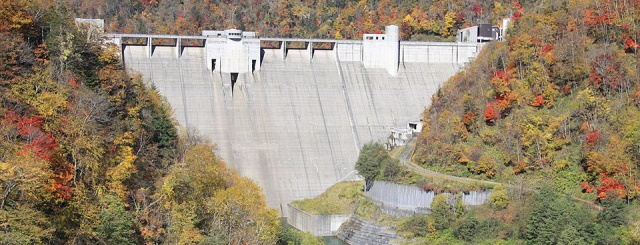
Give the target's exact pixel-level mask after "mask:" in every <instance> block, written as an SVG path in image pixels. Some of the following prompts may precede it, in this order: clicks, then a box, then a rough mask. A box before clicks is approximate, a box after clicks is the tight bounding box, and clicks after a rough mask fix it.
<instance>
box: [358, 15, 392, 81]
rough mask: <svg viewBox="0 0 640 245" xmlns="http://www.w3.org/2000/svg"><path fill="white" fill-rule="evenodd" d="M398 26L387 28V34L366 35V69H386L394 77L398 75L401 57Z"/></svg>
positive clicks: (364, 46) (363, 41)
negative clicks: (399, 58)
mask: <svg viewBox="0 0 640 245" xmlns="http://www.w3.org/2000/svg"><path fill="white" fill-rule="evenodd" d="M398 39H399V33H398V27H397V26H387V27H386V29H385V34H364V36H363V38H362V45H363V51H362V63H363V64H364V67H366V68H384V69H387V72H389V74H391V75H392V76H395V75H397V74H398V57H399V56H400V49H399V47H400V45H399V42H398Z"/></svg>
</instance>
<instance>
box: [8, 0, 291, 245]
mask: <svg viewBox="0 0 640 245" xmlns="http://www.w3.org/2000/svg"><path fill="white" fill-rule="evenodd" d="M72 17H73V16H71V15H70V14H69V12H68V11H67V9H66V8H65V7H64V6H62V5H58V4H56V3H55V2H54V1H2V2H0V44H1V45H0V49H1V51H2V52H1V55H0V95H1V96H0V101H1V104H0V193H2V196H0V200H1V202H0V244H157V243H167V244H179V243H180V244H185V243H199V242H202V243H232V242H233V243H238V244H241V243H246V244H274V243H275V242H276V241H277V240H278V236H279V232H280V225H279V221H278V219H277V213H276V211H275V210H271V209H267V208H266V204H265V202H264V195H263V194H262V190H261V189H260V188H259V187H258V185H257V184H255V183H254V182H253V181H251V180H249V179H247V178H242V177H240V176H239V175H238V174H237V173H236V172H235V171H234V170H231V169H230V168H227V167H226V164H225V163H224V162H223V161H222V160H220V159H219V158H218V157H217V156H216V155H215V153H214V152H215V146H213V145H211V144H210V143H207V141H206V140H203V139H201V138H200V137H199V136H198V135H197V134H194V133H193V132H182V133H178V130H177V129H176V125H175V123H174V121H173V119H172V118H171V109H170V108H169V107H168V106H166V102H164V99H163V98H162V97H161V96H160V95H159V94H158V92H157V91H156V90H155V89H154V88H149V87H147V85H146V84H145V83H144V82H143V80H142V79H141V77H140V76H137V75H135V74H129V73H127V72H126V71H125V69H124V67H123V64H122V62H121V61H120V60H121V59H120V57H119V56H118V53H119V51H118V50H117V48H116V47H113V46H105V45H103V44H102V43H101V42H100V41H99V40H95V39H93V38H90V37H87V32H86V31H83V30H78V27H77V26H76V24H75V23H74V22H73V18H72Z"/></svg>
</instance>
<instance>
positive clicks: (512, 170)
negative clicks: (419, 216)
mask: <svg viewBox="0 0 640 245" xmlns="http://www.w3.org/2000/svg"><path fill="white" fill-rule="evenodd" d="M495 6H497V7H501V6H507V7H506V8H504V9H508V10H509V12H510V13H512V21H513V23H512V25H511V27H510V28H511V29H510V30H509V36H508V37H507V40H506V41H505V42H495V43H490V44H488V45H486V46H485V47H484V48H483V50H482V52H481V53H480V55H479V57H478V58H477V59H476V60H475V61H474V62H472V63H471V65H470V66H467V67H465V70H464V72H463V73H461V74H458V75H456V76H454V77H453V78H452V79H451V80H450V81H448V82H447V83H446V84H445V85H444V86H443V88H442V90H441V91H442V94H441V95H439V96H438V99H437V100H436V101H434V102H433V103H432V104H431V106H430V108H428V109H427V110H426V111H425V112H424V114H423V115H424V118H423V121H424V122H425V128H426V132H423V133H422V134H421V135H420V137H419V139H418V142H417V146H416V148H415V154H414V156H413V159H414V160H415V161H416V162H419V163H422V164H423V166H424V167H426V168H432V169H435V170H439V171H444V172H450V173H453V174H461V173H466V174H468V175H472V176H476V177H477V178H494V179H497V180H501V181H507V182H509V183H513V181H522V183H542V182H544V183H548V184H551V185H553V187H554V188H556V190H562V191H563V192H565V193H572V194H576V193H580V194H576V195H583V196H582V197H588V198H591V199H592V200H594V201H595V200H605V199H607V200H612V199H626V201H629V202H632V201H633V200H635V199H637V198H638V195H637V193H639V191H640V188H639V187H640V186H639V185H638V183H637V179H638V177H639V176H640V169H638V166H637V164H634V162H637V159H639V158H640V153H639V151H638V148H637V146H638V144H640V134H639V133H638V132H640V124H639V123H637V121H638V120H637V118H640V107H639V106H638V105H640V102H639V101H640V83H638V81H640V77H639V75H638V74H639V73H638V67H639V66H638V63H639V62H638V57H640V56H638V53H637V49H638V44H637V28H636V29H634V26H638V25H639V24H640V19H639V18H638V16H640V12H639V11H640V8H638V6H640V4H639V3H638V2H637V1H613V0H605V1H589V0H588V1H574V2H571V3H567V4H566V5H563V4H560V3H559V2H553V3H552V2H546V3H541V2H538V3H536V4H530V3H526V2H518V1H513V2H509V3H507V4H505V5H502V3H501V4H500V6H498V4H496V5H495ZM497 7H496V8H497ZM482 9H484V10H487V8H486V7H485V6H483V8H482ZM470 10H474V11H475V12H477V11H478V10H479V8H475V7H473V6H471V7H470ZM475 12H473V11H472V13H474V15H475ZM493 23H494V24H495V23H497V22H493ZM469 95H473V96H469ZM468 108H480V109H479V110H476V111H477V112H476V113H483V115H484V117H477V118H475V119H473V117H470V114H468V113H469V111H470V110H468ZM471 111H473V110H471ZM471 120H475V122H473V123H472V122H469V121H471ZM452 121H453V122H458V121H461V122H462V123H450V122H452ZM460 125H476V128H475V129H474V132H475V133H472V134H461V133H460V132H461V130H460ZM480 163H482V164H480ZM484 170H486V171H484ZM569 176H582V177H581V178H577V177H576V178H574V177H569ZM543 179H544V180H543ZM529 181H530V182H529ZM583 192H584V193H583Z"/></svg>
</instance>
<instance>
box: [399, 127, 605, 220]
mask: <svg viewBox="0 0 640 245" xmlns="http://www.w3.org/2000/svg"><path fill="white" fill-rule="evenodd" d="M416 139H417V137H413V138H411V139H410V140H409V142H407V146H406V148H405V149H404V151H403V152H402V154H400V156H399V157H398V158H399V160H400V163H402V164H403V165H405V166H407V167H408V168H409V169H411V170H414V171H416V172H418V173H421V174H423V175H426V176H429V177H435V178H441V179H447V180H452V181H456V182H462V183H482V184H489V185H497V184H502V185H503V186H505V187H507V188H509V189H513V190H519V191H520V192H522V191H526V192H538V190H536V189H531V188H525V187H522V186H517V185H512V184H505V183H499V182H494V181H488V180H477V179H472V178H465V177H458V176H453V175H448V174H443V173H438V172H436V171H433V170H428V169H425V168H423V167H421V166H418V165H417V164H415V163H414V162H412V161H411V151H413V147H414V145H415V143H416ZM571 199H572V200H573V201H575V202H581V203H584V204H587V205H588V206H589V207H590V208H591V209H596V210H602V206H600V205H598V204H595V203H593V202H592V201H589V200H584V199H580V198H576V197H571Z"/></svg>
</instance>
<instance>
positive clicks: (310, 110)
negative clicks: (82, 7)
mask: <svg viewBox="0 0 640 245" xmlns="http://www.w3.org/2000/svg"><path fill="white" fill-rule="evenodd" d="M395 30H396V33H392V34H393V35H395V36H396V37H397V27H396V29H395ZM391 31H393V29H392V30H391ZM203 33H204V32H203ZM378 35H384V34H378ZM105 36H107V37H109V38H112V42H114V43H116V44H118V45H119V46H120V47H121V49H122V56H123V61H124V64H125V66H126V68H127V69H130V70H132V71H134V72H138V73H140V74H142V76H143V78H144V79H145V80H146V81H148V83H149V84H150V85H153V86H155V87H156V88H157V89H158V90H159V92H160V93H161V94H162V95H164V96H166V98H167V100H168V102H169V103H170V104H171V106H172V108H173V112H174V117H175V119H176V120H177V121H178V122H179V123H180V125H181V126H182V127H186V128H192V129H196V130H197V131H198V132H199V133H200V134H201V135H203V136H206V137H209V138H210V139H211V141H212V142H213V143H215V144H217V153H218V154H219V156H220V157H221V158H222V159H224V160H225V161H226V162H227V163H228V164H229V166H230V167H232V168H234V169H236V170H238V172H239V173H240V174H241V175H242V176H246V177H249V178H251V179H253V180H255V181H256V182H257V183H258V184H259V185H260V186H261V187H262V188H263V189H264V192H265V195H266V200H267V204H268V206H269V207H272V208H276V209H279V210H280V211H281V213H280V215H282V216H286V215H287V214H286V213H287V212H286V210H285V208H286V207H287V204H288V203H290V202H291V201H292V200H297V199H303V198H311V197H314V196H316V195H319V194H320V193H322V192H323V191H325V190H326V189H327V188H328V187H330V186H331V185H333V184H335V183H336V182H339V181H342V180H348V179H354V178H357V175H356V172H355V170H354V165H355V162H356V160H357V158H358V153H359V149H360V147H362V145H363V144H365V143H367V142H369V141H377V142H381V143H382V142H384V140H385V139H386V137H387V136H388V135H389V133H390V131H389V130H390V128H391V127H394V126H396V127H397V126H404V125H406V123H407V122H408V121H412V120H416V119H419V118H421V114H422V112H423V111H424V109H425V108H426V107H427V106H428V105H429V104H430V101H431V97H432V95H433V94H434V93H436V91H437V90H438V89H439V87H440V85H441V84H442V83H443V82H445V81H446V80H447V79H448V78H449V77H451V76H452V75H454V74H455V73H456V72H458V71H460V70H461V68H462V67H463V66H464V64H465V63H466V62H468V61H470V60H471V59H473V58H475V56H476V54H477V53H479V51H480V49H481V48H482V45H481V44H475V43H429V42H403V41H393V40H394V39H392V38H390V39H391V40H392V41H391V42H388V43H387V46H389V47H391V48H392V51H391V52H387V51H384V52H382V51H380V50H381V49H384V47H382V48H381V46H375V45H374V46H371V45H370V44H368V42H373V41H368V40H371V39H372V37H368V36H367V34H365V38H364V39H363V40H344V41H343V40H318V39H278V38H269V39H260V38H253V37H250V36H247V37H246V38H245V39H247V40H249V41H252V42H254V43H255V42H256V40H258V41H259V42H266V41H269V42H279V45H280V48H275V49H269V48H264V47H258V48H259V52H260V58H259V60H258V63H257V64H255V62H254V64H253V65H252V66H253V67H252V68H248V69H250V70H249V71H248V72H245V71H240V72H237V73H235V74H234V73H233V72H232V73H229V72H226V71H225V69H231V68H225V67H229V64H228V62H227V63H223V64H222V65H220V64H219V63H222V62H226V61H225V59H224V58H225V57H224V56H223V57H221V58H220V60H219V61H218V64H216V60H212V59H210V58H211V57H212V56H211V54H210V53H208V52H212V51H210V47H208V46H207V45H212V44H211V43H212V42H209V39H211V38H209V37H206V36H205V35H204V34H203V37H199V36H195V37H194V36H189V37H184V36H182V37H181V36H167V35H163V36H154V35H134V34H106V35H105ZM127 36H130V37H134V38H141V37H142V38H146V39H148V41H147V45H127V44H123V43H124V42H123V41H122V39H124V38H126V37H127ZM369 36H375V35H369ZM375 37H377V36H375ZM387 37H389V36H387ZM391 37H393V36H391ZM152 38H164V39H167V38H175V39H177V40H178V41H177V42H176V43H177V45H175V46H160V45H158V46H154V45H152V41H151V40H152ZM181 38H187V39H189V38H190V39H202V40H203V41H204V43H205V44H204V45H202V46H186V45H184V46H183V45H182V42H181V41H180V40H181ZM218 38H220V35H219V34H218ZM223 38H224V36H223ZM251 38H253V39H251ZM382 39H383V40H384V37H383V38H382ZM395 40H397V38H396V39H395ZM229 42H230V41H229ZM293 42H304V43H305V44H306V45H307V46H306V47H307V48H306V49H288V48H287V44H289V43H293ZM318 42H325V43H329V44H330V46H331V48H330V49H319V48H318V49H316V48H314V45H313V43H318ZM261 45H262V44H261ZM372 47H373V48H372ZM243 52H244V51H243ZM251 52H253V51H251ZM253 53H255V52H253ZM253 53H252V54H251V55H254V54H253ZM223 55H227V58H229V57H228V56H229V55H237V56H243V55H244V56H246V52H245V53H241V52H236V53H232V52H231V53H230V52H227V53H225V54H223ZM251 57H253V56H251ZM240 58H244V57H240ZM388 59H391V62H387V61H386V60H388ZM243 62H244V61H243ZM249 62H250V61H249ZM376 62H378V63H376ZM225 65H226V66H225ZM250 66H251V65H250ZM236 77H237V78H236Z"/></svg>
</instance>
